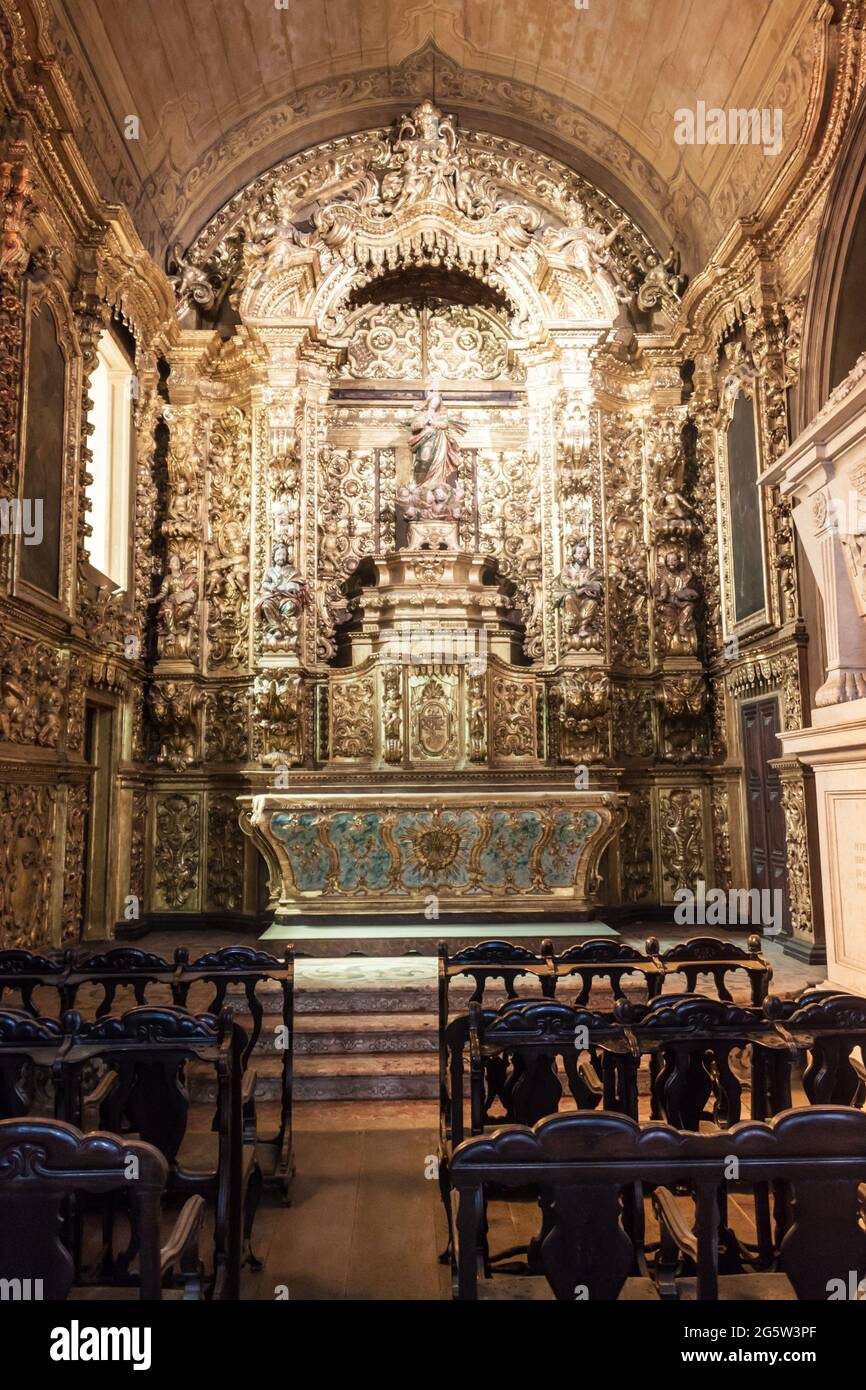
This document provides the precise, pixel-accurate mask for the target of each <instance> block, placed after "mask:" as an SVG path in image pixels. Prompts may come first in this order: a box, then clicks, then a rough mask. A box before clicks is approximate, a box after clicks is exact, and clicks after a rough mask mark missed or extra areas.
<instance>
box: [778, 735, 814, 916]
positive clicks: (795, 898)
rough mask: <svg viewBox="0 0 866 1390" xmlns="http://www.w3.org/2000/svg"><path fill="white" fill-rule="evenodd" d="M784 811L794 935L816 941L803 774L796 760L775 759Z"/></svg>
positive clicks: (789, 901) (789, 902)
mask: <svg viewBox="0 0 866 1390" xmlns="http://www.w3.org/2000/svg"><path fill="white" fill-rule="evenodd" d="M773 767H774V768H775V769H776V771H777V772H778V775H779V784H780V787H781V792H782V811H783V813H784V816H785V848H786V854H787V867H788V907H789V911H790V915H791V928H792V931H793V932H794V933H795V934H796V935H797V936H799V937H801V938H803V937H805V938H807V939H811V940H812V941H814V937H815V929H814V910H813V907H812V880H811V872H810V869H809V834H808V821H807V811H806V786H805V781H804V770H803V767H802V765H801V764H800V762H799V761H798V760H797V759H796V758H776V759H774V760H773Z"/></svg>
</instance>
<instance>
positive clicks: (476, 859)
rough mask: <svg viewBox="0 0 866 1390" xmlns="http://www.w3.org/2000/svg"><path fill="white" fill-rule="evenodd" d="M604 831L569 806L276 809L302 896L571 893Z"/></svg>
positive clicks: (273, 825) (274, 822)
mask: <svg viewBox="0 0 866 1390" xmlns="http://www.w3.org/2000/svg"><path fill="white" fill-rule="evenodd" d="M600 825H601V816H600V815H599V814H598V813H597V812H596V811H590V810H581V811H577V810H568V809H565V808H553V809H552V810H546V809H539V810H536V809H534V808H520V809H503V810H490V811H478V810H473V809H469V808H465V809H463V808H461V809H459V810H457V809H455V810H441V809H435V810H429V811H428V810H424V811H414V810H406V811H399V812H397V813H394V812H391V813H389V814H380V813H379V812H377V811H365V812H362V813H359V812H352V811H333V812H331V813H330V814H324V815H322V814H319V813H317V812H313V811H310V812H302V813H295V814H292V813H288V812H284V811H274V812H273V814H272V816H271V820H270V831H271V834H272V835H274V836H275V837H276V839H278V840H279V841H281V842H282V844H283V845H284V846H285V849H286V854H287V857H288V861H289V865H290V868H291V872H292V878H293V880H294V886H295V889H296V891H297V892H300V893H309V894H320V893H323V892H336V893H346V894H362V895H363V894H365V893H371V894H372V893H375V894H386V895H392V894H393V895H395V896H405V895H406V894H412V893H414V894H417V892H418V891H419V890H429V891H436V890H446V891H447V892H448V893H449V894H456V895H458V896H463V895H464V894H465V895H467V896H469V895H475V894H478V895H483V894H486V893H489V892H491V891H499V892H502V891H506V892H508V891H513V892H518V893H544V892H548V891H550V890H552V889H563V888H569V887H571V886H572V885H573V884H574V883H575V882H576V881H577V878H578V873H579V869H580V867H581V860H582V857H583V856H584V854H585V853H586V851H587V848H588V845H589V842H590V841H591V840H592V838H593V836H594V835H595V834H596V832H597V831H598V829H599V827H600Z"/></svg>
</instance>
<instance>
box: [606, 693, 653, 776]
mask: <svg viewBox="0 0 866 1390" xmlns="http://www.w3.org/2000/svg"><path fill="white" fill-rule="evenodd" d="M653 695H654V692H653V690H652V688H650V687H648V686H643V685H618V686H616V687H615V688H614V690H613V721H612V733H613V756H614V758H619V757H622V756H625V757H628V758H651V757H652V756H653V754H654V753H655V750H656V739H655V730H654V723H653V704H654V699H653Z"/></svg>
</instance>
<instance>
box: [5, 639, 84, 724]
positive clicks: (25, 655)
mask: <svg viewBox="0 0 866 1390" xmlns="http://www.w3.org/2000/svg"><path fill="white" fill-rule="evenodd" d="M67 672H68V664H67V662H66V661H65V660H64V658H63V656H62V655H61V653H60V652H58V651H57V649H56V648H54V647H50V646H48V644H47V643H45V642H34V641H33V640H32V638H24V637H22V636H15V635H13V634H12V633H9V632H6V633H2V634H0V742H6V743H17V744H29V745H31V746H36V747H39V748H57V747H58V746H59V743H60V739H61V733H62V727H63V725H62V715H63V712H64V707H65V696H66V689H67V681H68V674H67Z"/></svg>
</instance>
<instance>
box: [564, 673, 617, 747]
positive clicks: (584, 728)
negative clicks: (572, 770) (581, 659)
mask: <svg viewBox="0 0 866 1390" xmlns="http://www.w3.org/2000/svg"><path fill="white" fill-rule="evenodd" d="M554 693H555V708H556V715H557V723H558V729H559V756H560V758H561V759H562V760H564V761H566V762H574V763H595V762H599V761H601V759H603V758H606V757H608V756H609V745H610V734H609V730H608V711H609V709H610V696H611V688H610V678H609V677H608V676H606V675H605V674H604V673H603V672H601V671H579V672H578V671H575V672H569V674H568V675H567V676H564V677H563V678H562V679H561V680H560V682H559V683H558V685H557V686H556V687H555V688H554Z"/></svg>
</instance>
